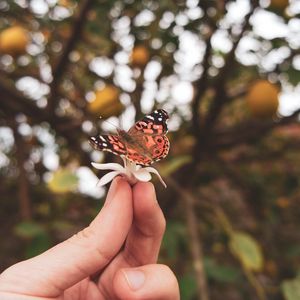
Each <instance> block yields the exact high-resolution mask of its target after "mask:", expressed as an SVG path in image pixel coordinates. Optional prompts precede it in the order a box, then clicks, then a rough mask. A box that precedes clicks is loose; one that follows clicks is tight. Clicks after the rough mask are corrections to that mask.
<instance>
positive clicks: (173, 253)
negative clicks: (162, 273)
mask: <svg viewBox="0 0 300 300" xmlns="http://www.w3.org/2000/svg"><path fill="white" fill-rule="evenodd" d="M185 237H186V232H185V227H184V225H183V224H182V223H179V222H169V223H168V224H167V228H166V232H165V234H164V238H163V242H162V250H163V251H165V252H166V255H167V257H168V258H170V259H176V258H177V257H178V252H179V250H180V249H179V248H180V244H181V243H182V242H183V241H184V239H185Z"/></svg>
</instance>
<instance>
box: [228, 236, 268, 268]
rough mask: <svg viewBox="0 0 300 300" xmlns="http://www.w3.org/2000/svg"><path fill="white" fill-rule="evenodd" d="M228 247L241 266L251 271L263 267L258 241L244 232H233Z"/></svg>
mask: <svg viewBox="0 0 300 300" xmlns="http://www.w3.org/2000/svg"><path fill="white" fill-rule="evenodd" d="M229 247H230V250H231V252H232V254H233V255H235V256H236V257H237V258H238V259H239V260H240V262H241V263H242V264H243V266H244V267H245V268H246V269H248V270H252V271H260V270H261V269H262V267H263V261H264V259H263V254H262V250H261V247H260V245H259V244H258V242H257V241H256V240H255V239H254V238H253V237H251V236H250V235H249V234H247V233H245V232H237V231H236V232H234V233H233V234H232V235H231V238H230V242H229Z"/></svg>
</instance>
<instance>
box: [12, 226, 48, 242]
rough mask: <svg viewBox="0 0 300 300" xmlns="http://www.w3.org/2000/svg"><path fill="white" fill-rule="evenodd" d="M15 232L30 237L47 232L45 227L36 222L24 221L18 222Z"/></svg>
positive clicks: (23, 236)
mask: <svg viewBox="0 0 300 300" xmlns="http://www.w3.org/2000/svg"><path fill="white" fill-rule="evenodd" d="M14 232H15V234H16V235H18V236H19V237H22V238H27V239H30V238H34V237H36V236H38V235H41V234H43V233H45V229H44V228H43V227H42V226H41V225H40V224H38V223H35V222H22V223H19V224H17V226H16V227H15V228H14Z"/></svg>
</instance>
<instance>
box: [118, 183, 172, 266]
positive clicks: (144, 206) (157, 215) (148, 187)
mask: <svg viewBox="0 0 300 300" xmlns="http://www.w3.org/2000/svg"><path fill="white" fill-rule="evenodd" d="M165 227H166V221H165V218H164V215H163V212H162V210H161V208H160V206H159V204H158V202H157V200H156V193H155V189H154V186H153V184H152V183H150V182H139V183H137V184H136V185H135V186H134V187H133V225H132V227H131V229H130V231H129V234H128V237H127V239H126V244H125V248H124V251H123V255H124V257H125V259H126V261H127V262H129V263H130V264H131V265H132V266H134V265H144V264H151V263H155V262H156V261H157V257H158V253H159V249H160V245H161V241H162V238H163V234H164V231H165Z"/></svg>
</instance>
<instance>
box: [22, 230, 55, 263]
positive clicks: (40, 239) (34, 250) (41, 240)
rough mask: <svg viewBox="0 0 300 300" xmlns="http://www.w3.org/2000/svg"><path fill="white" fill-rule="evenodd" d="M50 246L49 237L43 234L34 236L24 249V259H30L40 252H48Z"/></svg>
mask: <svg viewBox="0 0 300 300" xmlns="http://www.w3.org/2000/svg"><path fill="white" fill-rule="evenodd" d="M50 246H51V243H50V237H49V235H48V234H47V233H46V232H44V233H43V234H40V235H38V236H36V237H35V238H34V239H33V240H32V241H31V242H30V244H29V245H28V246H27V248H26V252H25V256H26V258H31V257H33V256H36V255H39V254H41V253H42V252H44V251H46V250H48V249H49V248H50Z"/></svg>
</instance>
